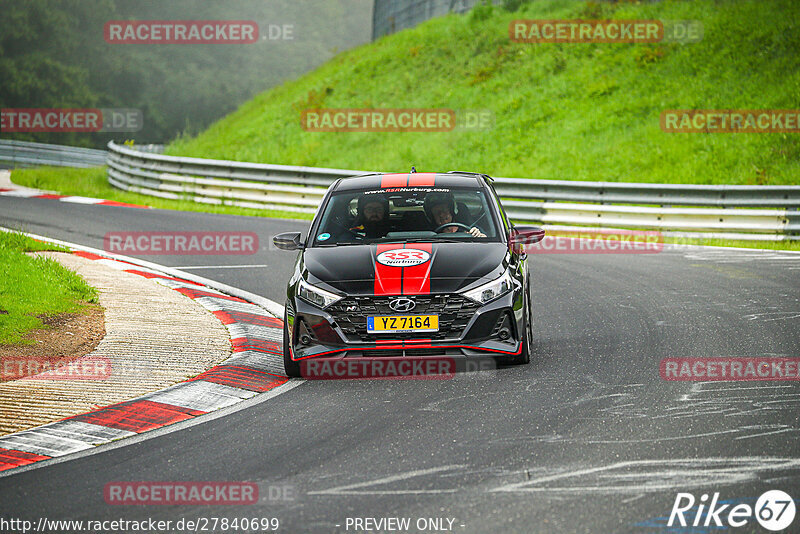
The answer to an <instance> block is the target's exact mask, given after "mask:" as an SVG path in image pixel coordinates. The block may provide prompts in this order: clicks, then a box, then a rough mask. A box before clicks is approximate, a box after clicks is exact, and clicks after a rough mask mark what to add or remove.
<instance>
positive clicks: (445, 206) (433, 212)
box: [425, 193, 486, 237]
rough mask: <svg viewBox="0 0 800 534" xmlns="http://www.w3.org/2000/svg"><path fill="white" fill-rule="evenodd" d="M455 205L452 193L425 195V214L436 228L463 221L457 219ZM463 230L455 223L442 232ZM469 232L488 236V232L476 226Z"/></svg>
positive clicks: (475, 235)
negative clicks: (485, 232)
mask: <svg viewBox="0 0 800 534" xmlns="http://www.w3.org/2000/svg"><path fill="white" fill-rule="evenodd" d="M455 206H456V202H455V199H454V198H453V195H452V194H451V193H441V194H437V193H430V194H428V195H427V196H426V197H425V215H427V216H428V219H429V220H430V221H431V222H432V223H433V226H434V228H439V227H440V226H442V225H444V224H447V223H461V221H458V220H456V214H455V211H456V210H455ZM461 224H464V223H461ZM464 226H466V224H465V225H464ZM461 231H464V229H463V228H459V227H458V226H455V225H452V226H445V227H444V228H443V229H442V230H440V232H441V233H448V234H449V233H454V232H461ZM469 234H470V235H472V237H486V234H484V233H483V232H481V231H480V230H479V229H478V228H477V227H475V226H473V227H472V228H470V229H469Z"/></svg>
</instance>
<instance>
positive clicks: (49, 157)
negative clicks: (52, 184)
mask: <svg viewBox="0 0 800 534" xmlns="http://www.w3.org/2000/svg"><path fill="white" fill-rule="evenodd" d="M0 162H4V163H11V164H13V165H14V166H15V167H30V166H34V165H55V166H59V167H102V166H103V165H105V162H106V152H105V150H95V149H93V148H80V147H74V146H64V145H48V144H45V143H30V142H27V141H12V140H10V139H0Z"/></svg>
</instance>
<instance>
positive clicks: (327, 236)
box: [317, 232, 331, 241]
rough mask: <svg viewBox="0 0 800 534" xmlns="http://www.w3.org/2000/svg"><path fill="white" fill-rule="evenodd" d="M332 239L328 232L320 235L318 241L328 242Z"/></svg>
mask: <svg viewBox="0 0 800 534" xmlns="http://www.w3.org/2000/svg"><path fill="white" fill-rule="evenodd" d="M330 238H331V234H329V233H328V232H325V233H324V234H319V235H318V236H317V240H318V241H327V240H328V239H330Z"/></svg>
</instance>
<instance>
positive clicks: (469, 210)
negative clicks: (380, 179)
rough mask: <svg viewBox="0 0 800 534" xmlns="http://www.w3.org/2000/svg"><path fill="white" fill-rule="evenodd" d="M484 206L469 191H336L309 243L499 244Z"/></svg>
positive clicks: (479, 195) (476, 192)
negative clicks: (462, 242) (434, 242)
mask: <svg viewBox="0 0 800 534" xmlns="http://www.w3.org/2000/svg"><path fill="white" fill-rule="evenodd" d="M489 202H490V201H489V199H488V198H487V195H486V194H485V192H484V191H483V190H482V189H478V188H475V187H465V188H442V187H438V188H432V187H407V188H403V190H402V191H397V190H393V191H387V190H385V189H374V190H363V191H342V192H338V193H334V194H333V195H332V196H331V198H330V200H329V201H328V203H327V204H326V205H325V207H324V211H323V213H322V214H321V217H320V224H319V227H318V228H317V230H316V235H315V236H314V241H313V244H314V246H336V245H349V244H363V243H389V242H397V241H404V242H407V241H416V240H419V241H459V242H460V241H464V242H472V241H478V242H485V241H499V240H500V235H501V234H500V232H499V231H498V225H497V221H496V218H495V215H494V211H493V210H492V209H491V205H490V204H489Z"/></svg>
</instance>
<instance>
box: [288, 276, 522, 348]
mask: <svg viewBox="0 0 800 534" xmlns="http://www.w3.org/2000/svg"><path fill="white" fill-rule="evenodd" d="M523 310H524V298H523V292H522V290H521V289H516V290H514V291H512V292H510V293H508V294H506V295H504V296H502V297H500V298H498V299H496V300H494V301H492V302H489V303H487V304H485V305H483V306H475V310H474V312H473V311H471V317H469V318H468V319H467V320H465V321H464V322H462V323H459V331H458V332H455V331H451V332H448V333H449V334H455V335H449V336H447V337H444V338H440V339H431V336H430V335H428V337H425V335H426V333H423V332H421V333H419V334H403V335H402V336H398V335H397V334H374V335H371V336H370V335H366V332H365V329H364V331H362V332H359V333H357V334H354V333H353V329H352V328H348V327H349V326H351V325H350V324H349V323H348V324H346V325H344V328H343V325H342V324H340V323H341V321H337V319H336V317H334V314H333V313H331V312H329V311H326V310H323V309H320V308H318V307H316V306H313V305H311V304H309V303H307V302H305V301H303V300H301V299H299V298H293V299H290V301H289V302H288V305H287V308H286V311H287V321H286V328H287V331H288V334H289V340H290V357H291V359H292V360H295V361H300V360H308V359H312V358H330V359H336V360H339V359H351V358H357V359H361V358H387V357H395V358H427V357H448V358H453V359H454V360H464V359H471V358H485V357H486V356H487V355H490V356H492V357H503V356H508V357H512V356H516V355H519V354H520V353H521V351H522V339H523V332H524V313H523ZM339 317H341V314H339ZM461 324H465V326H464V327H463V328H460V325H461ZM345 330H346V331H345ZM504 330H505V332H506V333H507V337H506V338H505V339H502V338H503V337H504V334H503V331H504ZM440 337H441V336H440ZM399 338H402V339H399Z"/></svg>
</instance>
